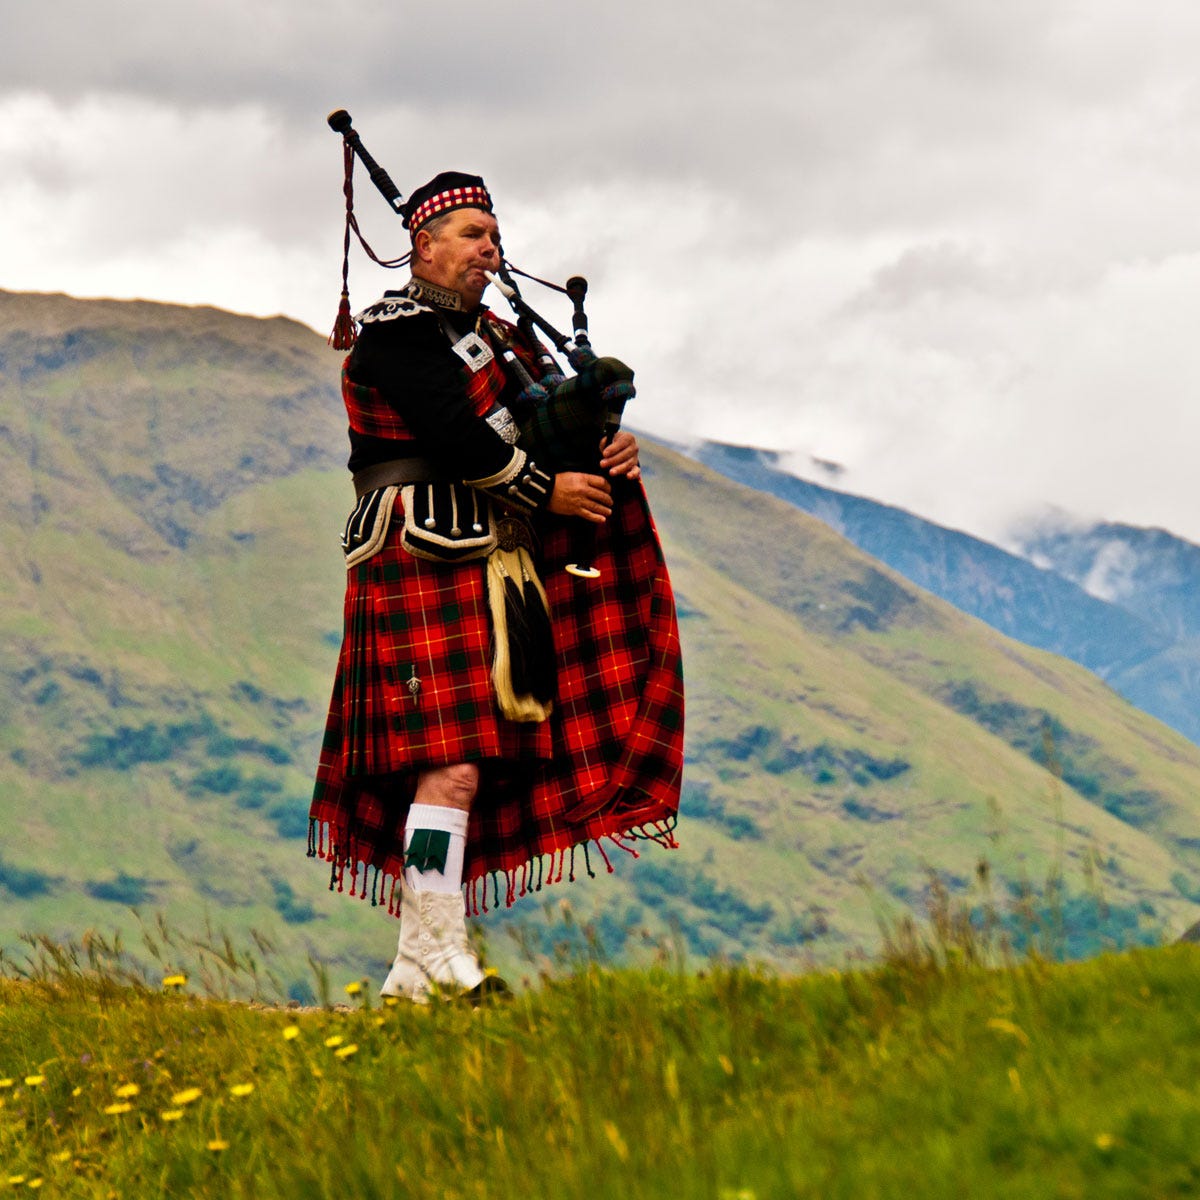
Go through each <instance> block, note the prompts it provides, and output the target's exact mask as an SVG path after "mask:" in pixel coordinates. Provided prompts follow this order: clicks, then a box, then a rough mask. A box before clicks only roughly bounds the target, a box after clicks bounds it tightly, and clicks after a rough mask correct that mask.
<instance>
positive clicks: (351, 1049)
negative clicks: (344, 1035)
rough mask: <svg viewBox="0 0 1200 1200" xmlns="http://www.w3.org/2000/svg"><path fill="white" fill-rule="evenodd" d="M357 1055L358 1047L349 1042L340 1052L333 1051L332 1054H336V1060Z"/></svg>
mask: <svg viewBox="0 0 1200 1200" xmlns="http://www.w3.org/2000/svg"><path fill="white" fill-rule="evenodd" d="M357 1053H358V1047H357V1046H356V1045H355V1044H354V1043H353V1042H351V1043H350V1045H349V1046H343V1047H342V1048H341V1049H340V1050H335V1051H334V1054H336V1055H337V1057H338V1058H349V1057H350V1056H351V1055H352V1054H357Z"/></svg>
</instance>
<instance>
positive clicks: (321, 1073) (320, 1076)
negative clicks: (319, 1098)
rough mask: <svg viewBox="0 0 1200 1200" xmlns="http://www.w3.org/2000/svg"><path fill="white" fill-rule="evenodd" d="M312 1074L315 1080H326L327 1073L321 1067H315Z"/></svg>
mask: <svg viewBox="0 0 1200 1200" xmlns="http://www.w3.org/2000/svg"><path fill="white" fill-rule="evenodd" d="M312 1073H313V1078H314V1079H324V1078H325V1072H324V1071H322V1070H321V1068H320V1067H313V1069H312Z"/></svg>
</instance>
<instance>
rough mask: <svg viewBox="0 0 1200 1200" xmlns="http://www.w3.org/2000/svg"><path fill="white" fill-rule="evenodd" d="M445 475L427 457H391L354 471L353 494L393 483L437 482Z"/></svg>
mask: <svg viewBox="0 0 1200 1200" xmlns="http://www.w3.org/2000/svg"><path fill="white" fill-rule="evenodd" d="M445 477H446V476H445V473H444V472H441V471H439V470H438V469H437V468H436V467H435V466H434V465H433V463H431V462H430V461H429V460H428V459H427V458H391V459H388V461H387V462H381V463H374V464H373V465H372V466H369V467H363V469H362V470H361V471H355V472H354V494H355V495H356V496H359V497H361V496H365V495H367V493H368V492H374V491H377V490H378V489H379V488H382V487H391V486H392V485H393V484H405V483H437V482H438V481H439V480H441V479H445Z"/></svg>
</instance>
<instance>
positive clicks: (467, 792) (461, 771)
mask: <svg viewBox="0 0 1200 1200" xmlns="http://www.w3.org/2000/svg"><path fill="white" fill-rule="evenodd" d="M478 791H479V768H478V767H477V766H476V765H475V764H474V763H454V764H453V765H452V766H449V767H434V768H433V769H432V770H429V771H422V772H421V776H420V778H419V779H418V780H417V794H416V796H414V797H413V799H414V800H415V801H416V802H417V803H418V804H433V805H437V806H440V807H442V808H461V809H464V810H468V809H470V807H471V801H472V800H474V799H475V793H476V792H478Z"/></svg>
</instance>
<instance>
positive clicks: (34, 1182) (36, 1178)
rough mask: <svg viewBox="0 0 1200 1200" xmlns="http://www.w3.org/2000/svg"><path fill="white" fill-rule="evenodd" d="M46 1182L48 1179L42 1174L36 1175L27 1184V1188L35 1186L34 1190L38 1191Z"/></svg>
mask: <svg viewBox="0 0 1200 1200" xmlns="http://www.w3.org/2000/svg"><path fill="white" fill-rule="evenodd" d="M45 1182H46V1181H45V1180H44V1179H43V1178H42V1177H41V1176H40V1175H35V1176H34V1177H33V1178H32V1179H31V1180H30V1181H29V1182H28V1183H27V1184H26V1185H25V1186H26V1187H27V1188H33V1189H34V1191H37V1189H38V1188H40V1187H41V1186H42V1184H43V1183H45Z"/></svg>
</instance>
